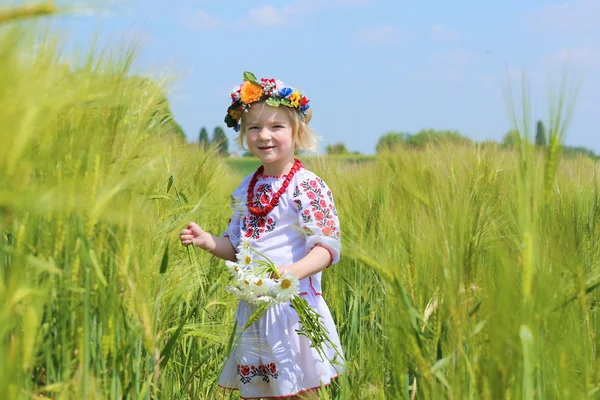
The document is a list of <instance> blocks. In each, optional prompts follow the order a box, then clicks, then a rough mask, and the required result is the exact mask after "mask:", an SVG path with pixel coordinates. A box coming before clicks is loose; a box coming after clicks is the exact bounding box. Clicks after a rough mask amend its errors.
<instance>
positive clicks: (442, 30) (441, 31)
mask: <svg viewBox="0 0 600 400" xmlns="http://www.w3.org/2000/svg"><path fill="white" fill-rule="evenodd" d="M431 37H432V38H433V39H434V40H438V41H454V40H458V39H460V34H459V33H458V32H457V31H455V30H454V29H451V28H446V27H444V26H442V25H433V26H432V27H431Z"/></svg>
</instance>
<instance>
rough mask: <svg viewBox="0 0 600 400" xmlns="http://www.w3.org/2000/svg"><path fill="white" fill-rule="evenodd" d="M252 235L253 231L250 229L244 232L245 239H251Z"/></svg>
mask: <svg viewBox="0 0 600 400" xmlns="http://www.w3.org/2000/svg"><path fill="white" fill-rule="evenodd" d="M253 233H254V229H252V228H250V229H248V230H247V231H246V234H245V235H244V236H246V237H252V234H253Z"/></svg>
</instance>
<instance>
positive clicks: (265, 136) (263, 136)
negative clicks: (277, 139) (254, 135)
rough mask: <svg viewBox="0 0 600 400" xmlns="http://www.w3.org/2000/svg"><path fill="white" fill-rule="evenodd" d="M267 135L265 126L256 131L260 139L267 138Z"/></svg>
mask: <svg viewBox="0 0 600 400" xmlns="http://www.w3.org/2000/svg"><path fill="white" fill-rule="evenodd" d="M269 137H270V132H269V130H268V129H267V128H261V129H260V131H259V132H258V138H259V139H261V140H266V139H269Z"/></svg>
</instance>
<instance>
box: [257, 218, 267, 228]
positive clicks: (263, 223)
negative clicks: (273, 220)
mask: <svg viewBox="0 0 600 400" xmlns="http://www.w3.org/2000/svg"><path fill="white" fill-rule="evenodd" d="M266 223H267V221H266V220H265V219H264V218H259V219H258V224H257V225H258V226H259V227H260V228H264V226H265V224H266Z"/></svg>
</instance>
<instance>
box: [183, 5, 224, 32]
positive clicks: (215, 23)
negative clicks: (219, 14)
mask: <svg viewBox="0 0 600 400" xmlns="http://www.w3.org/2000/svg"><path fill="white" fill-rule="evenodd" d="M183 22H184V24H185V25H186V26H187V27H189V28H191V29H198V30H212V29H215V28H218V27H219V26H220V25H221V24H222V23H223V21H221V20H220V19H217V18H213V17H211V16H210V15H209V14H208V13H207V12H206V11H202V10H197V11H195V12H193V13H191V14H189V15H186V16H184V17H183Z"/></svg>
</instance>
